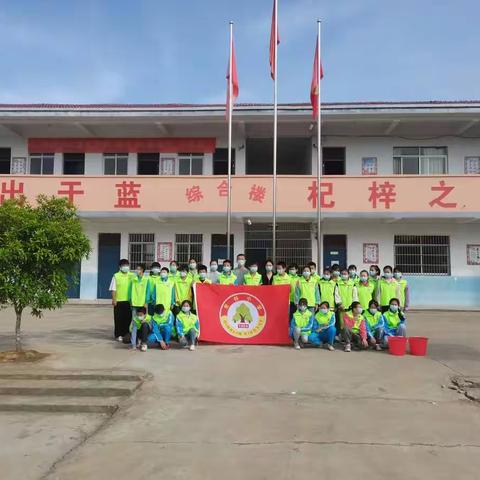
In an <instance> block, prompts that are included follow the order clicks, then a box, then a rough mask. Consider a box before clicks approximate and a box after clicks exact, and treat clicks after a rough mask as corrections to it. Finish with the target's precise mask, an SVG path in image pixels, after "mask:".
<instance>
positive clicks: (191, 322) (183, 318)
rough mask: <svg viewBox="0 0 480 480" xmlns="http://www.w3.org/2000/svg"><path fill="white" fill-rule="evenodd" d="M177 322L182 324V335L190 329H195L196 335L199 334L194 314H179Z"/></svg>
mask: <svg viewBox="0 0 480 480" xmlns="http://www.w3.org/2000/svg"><path fill="white" fill-rule="evenodd" d="M177 320H178V321H179V322H180V323H181V324H182V327H183V333H184V334H185V333H188V332H189V331H190V330H191V329H192V328H193V329H195V331H196V332H197V335H198V333H199V331H198V328H197V327H196V325H195V324H196V323H197V316H196V315H195V314H194V313H191V312H190V313H189V314H187V313H184V312H179V313H178V315H177Z"/></svg>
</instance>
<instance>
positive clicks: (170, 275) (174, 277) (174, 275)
mask: <svg viewBox="0 0 480 480" xmlns="http://www.w3.org/2000/svg"><path fill="white" fill-rule="evenodd" d="M179 278H180V272H175V273H170V272H169V273H168V279H169V280H170V281H171V282H176V281H177V280H178V279H179Z"/></svg>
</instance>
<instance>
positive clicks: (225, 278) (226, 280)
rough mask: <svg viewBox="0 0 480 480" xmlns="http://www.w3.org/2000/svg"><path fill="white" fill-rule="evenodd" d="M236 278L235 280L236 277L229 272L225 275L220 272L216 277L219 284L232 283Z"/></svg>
mask: <svg viewBox="0 0 480 480" xmlns="http://www.w3.org/2000/svg"><path fill="white" fill-rule="evenodd" d="M236 280H237V277H236V276H235V275H234V274H233V273H230V274H229V275H225V274H224V273H223V272H222V273H221V274H220V276H219V277H218V283H219V284H220V285H233V284H234V283H235V281H236Z"/></svg>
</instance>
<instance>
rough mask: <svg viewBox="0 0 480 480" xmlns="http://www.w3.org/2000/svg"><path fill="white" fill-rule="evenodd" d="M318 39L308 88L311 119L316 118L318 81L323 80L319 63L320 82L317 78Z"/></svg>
mask: <svg viewBox="0 0 480 480" xmlns="http://www.w3.org/2000/svg"><path fill="white" fill-rule="evenodd" d="M318 61H319V58H318V37H317V46H316V47H315V58H314V60H313V75H312V85H311V87H310V103H311V104H312V110H313V118H315V119H316V118H318V93H319V87H320V80H321V79H322V78H323V66H322V63H321V62H320V80H319V78H318Z"/></svg>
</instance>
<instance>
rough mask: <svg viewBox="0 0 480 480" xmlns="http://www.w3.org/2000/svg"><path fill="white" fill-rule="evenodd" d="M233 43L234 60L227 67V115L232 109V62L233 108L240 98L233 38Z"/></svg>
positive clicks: (231, 59) (230, 59) (229, 60)
mask: <svg viewBox="0 0 480 480" xmlns="http://www.w3.org/2000/svg"><path fill="white" fill-rule="evenodd" d="M231 42H232V58H229V59H228V67H227V114H228V113H229V107H230V62H231V63H232V107H233V105H234V104H235V100H236V99H237V97H238V92H239V91H240V89H239V85H238V74H237V62H236V60H235V46H234V44H233V37H232V39H231Z"/></svg>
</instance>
